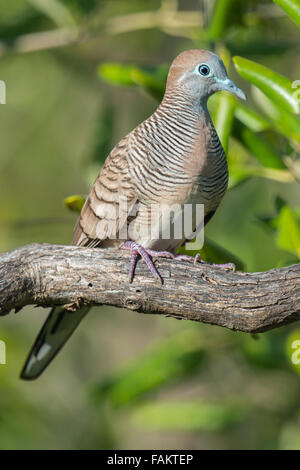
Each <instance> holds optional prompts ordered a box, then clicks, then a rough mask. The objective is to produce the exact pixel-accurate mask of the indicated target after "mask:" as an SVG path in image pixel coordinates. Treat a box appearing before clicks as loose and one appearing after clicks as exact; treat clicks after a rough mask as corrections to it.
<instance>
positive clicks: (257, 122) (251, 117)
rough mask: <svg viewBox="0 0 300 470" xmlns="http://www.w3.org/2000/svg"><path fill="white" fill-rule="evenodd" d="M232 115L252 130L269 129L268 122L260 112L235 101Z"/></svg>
mask: <svg viewBox="0 0 300 470" xmlns="http://www.w3.org/2000/svg"><path fill="white" fill-rule="evenodd" d="M234 116H235V117H236V119H238V120H239V121H240V122H241V123H243V124H244V125H245V126H247V127H248V128H249V129H251V130H252V131H254V132H261V131H265V130H267V129H270V123H269V122H268V121H267V120H266V119H265V118H264V117H263V116H262V115H261V114H259V113H258V112H256V111H253V109H250V108H248V107H247V106H245V105H244V104H241V103H240V102H236V105H235V109H234Z"/></svg>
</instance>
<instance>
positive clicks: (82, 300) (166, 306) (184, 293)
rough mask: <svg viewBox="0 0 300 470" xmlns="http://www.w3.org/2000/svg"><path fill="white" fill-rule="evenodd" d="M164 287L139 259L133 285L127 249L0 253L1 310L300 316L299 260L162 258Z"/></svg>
mask: <svg viewBox="0 0 300 470" xmlns="http://www.w3.org/2000/svg"><path fill="white" fill-rule="evenodd" d="M156 265H157V267H158V269H159V272H160V273H161V275H162V277H163V279H164V285H163V286H160V285H159V284H158V283H157V281H156V280H155V279H154V278H153V277H152V275H151V274H150V273H149V271H148V268H147V267H146V265H145V264H144V263H143V262H142V261H139V262H138V265H137V269H136V275H135V278H134V281H133V283H132V284H129V283H128V268H129V255H128V253H127V252H123V251H122V250H112V249H105V250H101V249H88V248H81V247H75V246H58V245H48V244H32V245H27V246H24V247H21V248H18V249H16V250H14V251H12V252H8V253H2V254H1V255H0V315H5V314H8V313H9V312H10V311H11V310H12V309H16V310H19V309H20V308H22V307H24V306H25V305H29V304H37V305H41V306H44V307H46V306H47V307H49V306H52V305H65V306H66V307H67V308H69V309H70V310H74V309H76V308H77V307H78V306H80V305H82V304H91V305H96V304H97V305H99V304H100V305H101V304H105V305H114V306H116V307H125V308H127V309H131V310H136V311H138V312H143V313H154V314H162V315H167V316H170V317H175V318H182V319H187V320H195V321H200V322H204V323H211V324H213V325H219V326H224V327H226V328H230V329H233V330H239V331H244V332H251V333H255V332H262V331H266V330H270V329H273V328H277V327H279V326H282V325H284V324H287V323H292V322H294V321H297V320H299V319H300V299H299V294H300V264H297V265H293V266H289V267H286V268H281V269H272V270H270V271H267V272H262V273H240V272H237V273H233V272H228V271H224V270H222V269H220V268H213V267H211V266H209V265H203V264H198V265H197V266H194V265H193V264H192V263H189V262H182V261H176V260H167V259H159V260H157V261H156Z"/></svg>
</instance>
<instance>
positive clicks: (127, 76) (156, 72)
mask: <svg viewBox="0 0 300 470" xmlns="http://www.w3.org/2000/svg"><path fill="white" fill-rule="evenodd" d="M98 74H99V76H100V77H101V78H102V79H104V80H106V81H107V82H109V83H111V84H113V85H121V86H129V87H134V86H139V87H141V88H143V89H145V90H146V91H147V92H148V93H149V94H150V95H151V96H153V97H154V98H155V99H157V100H158V101H161V99H162V97H163V95H164V91H165V82H166V78H167V67H165V66H160V67H156V68H151V69H150V68H149V69H147V68H142V67H137V66H136V65H125V64H120V63H115V62H106V63H103V64H101V65H100V66H99V67H98Z"/></svg>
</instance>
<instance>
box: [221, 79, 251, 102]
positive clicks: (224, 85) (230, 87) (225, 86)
mask: <svg viewBox="0 0 300 470" xmlns="http://www.w3.org/2000/svg"><path fill="white" fill-rule="evenodd" d="M218 85H219V89H220V90H225V91H230V93H233V94H234V95H236V96H237V97H238V98H240V99H241V100H246V99H247V96H246V94H245V93H244V92H243V90H241V89H240V88H239V87H238V86H236V84H235V83H234V82H233V81H232V80H230V79H229V78H225V79H224V80H218Z"/></svg>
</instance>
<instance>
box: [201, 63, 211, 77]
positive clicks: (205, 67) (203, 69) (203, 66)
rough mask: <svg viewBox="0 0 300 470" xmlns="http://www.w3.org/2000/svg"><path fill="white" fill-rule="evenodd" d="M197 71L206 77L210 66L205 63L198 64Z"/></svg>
mask: <svg viewBox="0 0 300 470" xmlns="http://www.w3.org/2000/svg"><path fill="white" fill-rule="evenodd" d="M198 71H199V73H200V75H202V76H203V77H207V76H208V75H209V74H210V68H209V66H208V65H206V64H201V65H199V68H198Z"/></svg>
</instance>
